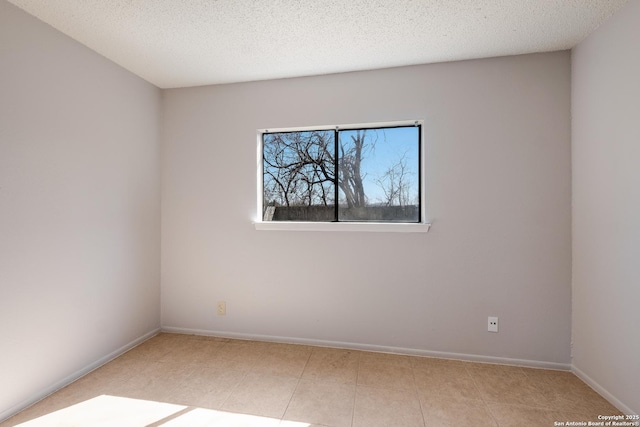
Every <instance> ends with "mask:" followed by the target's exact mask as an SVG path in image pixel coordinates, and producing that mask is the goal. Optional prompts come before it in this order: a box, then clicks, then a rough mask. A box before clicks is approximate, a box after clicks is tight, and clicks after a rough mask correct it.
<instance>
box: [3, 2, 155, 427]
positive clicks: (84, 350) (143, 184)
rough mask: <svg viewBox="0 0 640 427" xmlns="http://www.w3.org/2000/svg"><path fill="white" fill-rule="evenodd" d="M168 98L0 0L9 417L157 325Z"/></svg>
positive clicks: (5, 404) (5, 357)
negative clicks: (163, 105) (161, 144)
mask: <svg viewBox="0 0 640 427" xmlns="http://www.w3.org/2000/svg"><path fill="white" fill-rule="evenodd" d="M159 102H160V91H159V90H158V89H157V88H155V87H153V86H152V85H150V84H148V83H146V82H144V81H143V80H141V79H139V78H137V77H135V76H133V75H132V74H130V73H129V72H126V71H124V70H123V69H121V68H120V67H118V66H116V65H114V64H113V63H112V62H110V61H108V60H106V59H104V58H103V57H101V56H99V55H98V54H96V53H94V52H92V51H90V50H89V49H87V48H85V47H84V46H82V45H80V44H79V43H77V42H75V41H72V40H71V39H69V38H68V37H66V36H64V35H62V34H61V33H59V32H58V31H55V30H53V29H52V28H51V27H49V26H48V25H45V24H43V23H42V22H41V21H38V20H37V19H35V18H33V17H31V16H29V15H27V14H26V13H24V12H22V11H21V10H19V9H18V8H16V7H15V6H13V5H10V4H8V3H7V2H5V1H4V0H0V337H1V341H2V344H1V350H0V379H1V380H0V419H2V418H4V417H5V416H8V415H10V414H11V413H12V412H15V410H17V409H20V408H21V407H22V406H24V405H25V404H28V403H30V402H32V401H33V400H34V399H37V398H38V397H42V395H43V393H46V392H47V391H49V392H50V391H52V387H55V386H56V385H60V384H63V383H64V382H65V381H68V380H69V379H70V378H73V377H74V376H75V375H77V374H78V373H79V372H81V371H83V370H86V369H87V367H91V366H93V365H95V363H96V362H97V361H100V360H104V358H105V356H106V355H109V354H110V353H112V352H114V351H117V350H118V349H120V348H122V347H123V346H126V345H127V344H129V343H131V342H132V341H134V340H136V339H138V338H140V337H142V336H144V335H145V334H148V333H149V332H151V331H153V330H155V329H156V328H158V327H159V325H160V310H159V307H160V286H159V280H160V278H159V272H160V265H159V262H160V253H159V246H160V236H159V230H160V216H159V206H160V205H159V203H160V200H159V193H160V192H159V168H158V166H159V152H158V151H159V150H158V144H157V139H158V117H159V114H158V113H159Z"/></svg>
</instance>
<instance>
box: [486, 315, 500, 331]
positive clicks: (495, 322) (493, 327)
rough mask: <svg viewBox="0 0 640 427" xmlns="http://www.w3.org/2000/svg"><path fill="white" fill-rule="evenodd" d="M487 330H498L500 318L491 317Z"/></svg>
mask: <svg viewBox="0 0 640 427" xmlns="http://www.w3.org/2000/svg"><path fill="white" fill-rule="evenodd" d="M487 331H489V332H498V318H497V317H489V325H488V327H487Z"/></svg>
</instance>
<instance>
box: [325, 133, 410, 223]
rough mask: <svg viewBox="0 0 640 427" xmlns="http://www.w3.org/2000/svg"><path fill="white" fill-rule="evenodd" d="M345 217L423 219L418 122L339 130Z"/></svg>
mask: <svg viewBox="0 0 640 427" xmlns="http://www.w3.org/2000/svg"><path fill="white" fill-rule="evenodd" d="M338 137H339V147H338V187H339V190H340V191H339V209H338V219H339V220H340V221H376V222H418V221H419V220H420V214H419V212H420V195H419V194H420V190H419V185H418V183H419V179H420V176H419V171H420V161H419V158H420V141H419V128H418V127H417V126H408V127H397V128H380V129H360V130H343V131H340V133H339V136H338Z"/></svg>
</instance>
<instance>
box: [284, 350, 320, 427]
mask: <svg viewBox="0 0 640 427" xmlns="http://www.w3.org/2000/svg"><path fill="white" fill-rule="evenodd" d="M312 353H313V350H312V351H310V352H309V354H308V355H307V360H306V361H305V362H304V367H303V368H302V372H300V376H299V377H298V378H297V380H298V381H297V382H296V386H295V388H294V389H293V393H291V397H290V398H289V401H288V402H287V406H286V407H285V408H284V412H283V413H282V416H281V417H280V424H282V422H283V421H285V419H284V416H285V415H286V414H287V410H288V409H289V406H290V405H291V401H292V400H293V396H295V395H296V391H297V390H298V387H299V386H300V381H301V380H302V376H303V375H304V370H305V369H306V368H307V365H308V364H309V359H310V358H311V354H312Z"/></svg>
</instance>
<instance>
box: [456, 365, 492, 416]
mask: <svg viewBox="0 0 640 427" xmlns="http://www.w3.org/2000/svg"><path fill="white" fill-rule="evenodd" d="M464 369H465V371H466V372H467V375H469V377H471V381H472V382H473V386H474V387H475V389H476V391H477V392H478V396H480V400H482V404H483V405H484V410H485V411H486V412H487V414H489V416H490V417H491V419H492V420H493V422H494V424H495V425H496V427H500V423H498V420H497V419H496V417H495V415H494V414H493V411H491V408H490V407H489V404H488V402H487V400H486V399H485V398H484V394H483V393H482V390H480V387H479V386H478V383H477V381H476V377H475V376H474V375H473V374H472V372H471V370H470V366H469V365H464Z"/></svg>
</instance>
